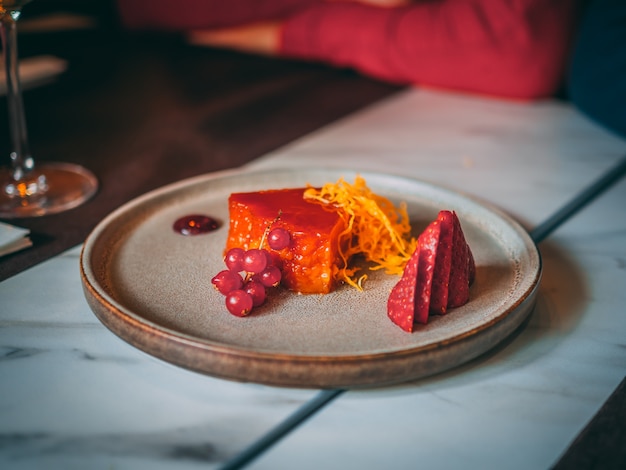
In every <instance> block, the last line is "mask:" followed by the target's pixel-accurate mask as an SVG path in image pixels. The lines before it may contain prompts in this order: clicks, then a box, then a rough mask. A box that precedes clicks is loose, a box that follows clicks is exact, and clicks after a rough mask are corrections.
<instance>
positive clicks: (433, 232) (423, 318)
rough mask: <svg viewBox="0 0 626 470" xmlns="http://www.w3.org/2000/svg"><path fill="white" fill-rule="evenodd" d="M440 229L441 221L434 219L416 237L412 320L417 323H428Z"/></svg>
mask: <svg viewBox="0 0 626 470" xmlns="http://www.w3.org/2000/svg"><path fill="white" fill-rule="evenodd" d="M440 229H441V223H440V222H439V220H435V221H433V222H431V223H430V225H429V226H428V227H426V230H424V231H423V232H422V233H421V234H420V236H419V237H418V239H417V240H418V244H419V247H420V254H419V262H418V264H417V284H416V286H415V318H414V321H415V322H417V323H428V313H429V311H430V297H431V293H432V286H433V274H434V272H435V262H436V260H437V247H438V246H439V232H440Z"/></svg>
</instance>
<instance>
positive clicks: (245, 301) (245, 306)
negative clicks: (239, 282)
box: [226, 289, 253, 317]
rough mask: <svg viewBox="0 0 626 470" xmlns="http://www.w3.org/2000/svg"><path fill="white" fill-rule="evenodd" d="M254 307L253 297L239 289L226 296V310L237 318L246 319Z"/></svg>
mask: <svg viewBox="0 0 626 470" xmlns="http://www.w3.org/2000/svg"><path fill="white" fill-rule="evenodd" d="M252 307H253V301H252V296H251V295H250V294H248V293H247V292H245V291H243V290H241V289H237V290H233V291H230V292H229V293H228V294H226V308H227V309H228V311H229V312H230V313H232V314H233V315H235V316H237V317H245V316H246V315H248V314H249V313H250V311H251V310H252Z"/></svg>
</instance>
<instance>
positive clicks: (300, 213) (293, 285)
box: [226, 188, 345, 294]
mask: <svg viewBox="0 0 626 470" xmlns="http://www.w3.org/2000/svg"><path fill="white" fill-rule="evenodd" d="M304 191H305V188H297V189H277V190H266V191H257V192H248V193H233V194H231V195H230V197H229V199H228V208H229V213H230V226H229V232H228V240H227V243H226V251H228V250H229V249H231V248H236V247H239V248H243V249H244V250H248V249H250V248H259V247H260V243H261V240H262V238H263V235H264V233H266V230H268V227H270V228H276V227H282V228H284V229H286V230H287V231H288V232H289V234H290V236H291V242H290V244H289V246H288V247H287V248H284V249H282V250H279V251H275V250H272V249H270V248H269V247H268V246H267V243H265V244H264V246H263V247H262V248H264V249H267V250H268V251H270V252H271V253H272V254H273V255H274V257H275V258H279V261H278V262H277V265H278V266H279V267H280V268H281V271H282V284H283V285H284V286H285V287H286V288H288V289H290V290H293V291H295V292H300V293H303V294H327V293H329V292H331V291H332V290H333V289H334V287H335V272H336V271H337V269H338V266H340V265H341V263H342V261H341V258H340V256H339V254H338V239H339V235H340V234H341V232H342V231H344V230H345V223H344V221H343V219H342V218H341V217H340V216H339V215H338V214H337V213H336V212H332V211H327V210H325V209H324V208H323V207H322V206H321V205H319V204H316V203H312V202H307V201H306V200H305V199H304V198H303V193H304Z"/></svg>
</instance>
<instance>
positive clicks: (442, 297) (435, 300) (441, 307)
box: [430, 211, 456, 314]
mask: <svg viewBox="0 0 626 470" xmlns="http://www.w3.org/2000/svg"><path fill="white" fill-rule="evenodd" d="M455 217H456V216H455V215H454V213H452V212H450V211H441V212H439V215H438V216H437V220H438V221H439V224H440V231H439V244H438V246H437V260H436V262H435V271H434V273H433V285H432V292H431V295H430V311H431V312H433V313H438V314H444V313H446V311H447V309H448V289H449V287H450V269H451V267H452V246H453V240H454V227H455V224H454V219H455Z"/></svg>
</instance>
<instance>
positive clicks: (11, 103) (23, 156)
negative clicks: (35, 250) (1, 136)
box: [0, 10, 34, 181]
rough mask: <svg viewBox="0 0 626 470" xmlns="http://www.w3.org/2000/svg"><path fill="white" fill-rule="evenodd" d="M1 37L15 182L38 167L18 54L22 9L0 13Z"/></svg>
mask: <svg viewBox="0 0 626 470" xmlns="http://www.w3.org/2000/svg"><path fill="white" fill-rule="evenodd" d="M0 15H1V16H0V36H1V38H2V48H3V50H4V66H5V70H6V85H7V103H8V109H9V129H10V133H11V144H12V150H11V168H12V173H13V179H14V180H15V181H20V180H22V179H23V178H24V177H25V176H26V175H27V174H28V173H29V172H30V171H31V170H32V169H33V167H34V161H33V158H32V156H31V154H30V149H29V146H28V134H27V131H26V118H25V117H24V105H23V103H22V90H21V85H20V77H19V69H18V55H17V19H18V17H19V15H20V11H19V10H12V11H6V12H5V13H4V14H1V13H0Z"/></svg>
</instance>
